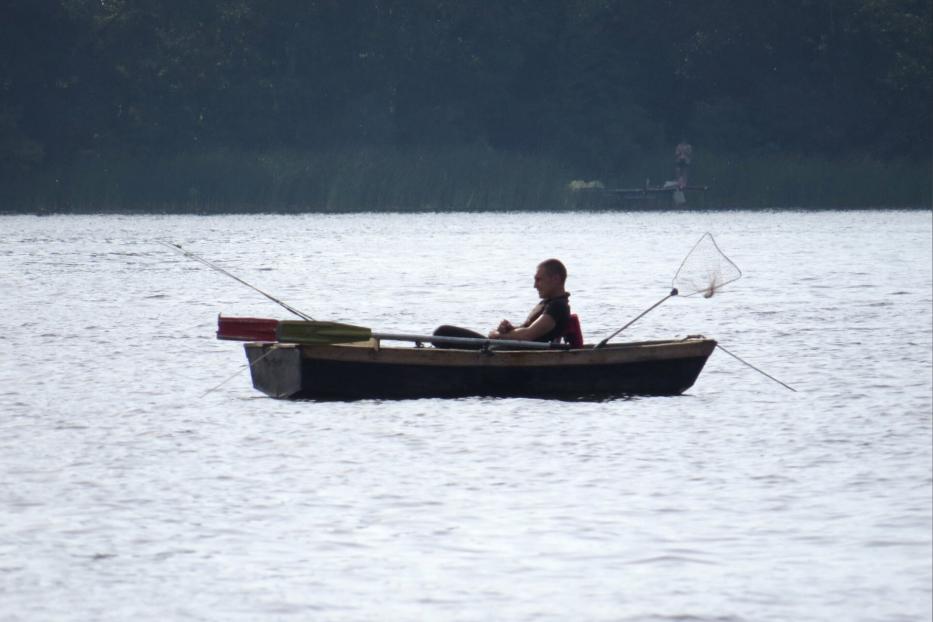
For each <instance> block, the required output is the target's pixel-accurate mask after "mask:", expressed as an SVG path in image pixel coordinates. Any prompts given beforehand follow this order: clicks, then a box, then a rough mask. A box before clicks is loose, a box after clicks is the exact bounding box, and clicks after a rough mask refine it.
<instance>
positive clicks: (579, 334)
mask: <svg viewBox="0 0 933 622" xmlns="http://www.w3.org/2000/svg"><path fill="white" fill-rule="evenodd" d="M563 340H564V343H567V344H570V347H571V348H582V347H583V330H582V329H581V328H580V318H579V317H577V314H576V313H571V314H570V321H569V322H567V330H566V331H564V335H563ZM558 341H560V340H558Z"/></svg>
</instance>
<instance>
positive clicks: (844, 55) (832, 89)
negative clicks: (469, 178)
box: [0, 0, 933, 183]
mask: <svg viewBox="0 0 933 622" xmlns="http://www.w3.org/2000/svg"><path fill="white" fill-rule="evenodd" d="M931 32H933V24H931V3H930V1H929V0H758V1H756V2H746V1H742V0H704V1H703V2H689V1H687V0H615V1H614V0H509V1H507V2H491V1H487V0H278V1H276V2H268V1H261V0H197V1H195V2H181V1H179V0H0V179H6V180H8V181H9V180H13V179H22V178H24V176H25V177H27V178H28V177H29V176H30V175H38V174H40V173H42V172H44V171H46V172H47V171H48V170H52V169H54V168H55V167H63V166H66V165H67V166H71V165H73V163H74V162H75V161H78V160H88V159H104V160H107V159H110V160H111V161H112V160H113V159H115V158H118V159H124V158H141V159H146V158H175V157H178V156H179V155H185V154H187V155H190V156H197V155H198V154H211V153H214V154H216V153H231V152H233V153H270V152H276V151H278V152H282V151H293V152H299V153H325V152H328V151H330V150H334V149H347V148H348V147H350V148H367V149H377V150H378V149H390V150H406V149H414V150H434V151H438V150H441V151H443V150H450V149H464V148H468V149H487V150H490V151H492V152H495V153H512V154H522V155H527V156H533V157H540V156H547V157H557V158H559V159H560V161H561V162H564V163H566V164H567V165H568V166H570V167H573V168H575V169H576V170H588V171H592V174H593V176H598V175H603V174H605V173H606V172H607V171H613V170H619V169H620V168H622V167H625V166H628V165H630V164H631V163H632V162H634V161H637V160H638V159H639V158H640V157H641V156H642V155H643V154H645V153H657V152H659V150H663V151H664V152H670V149H671V148H672V146H673V144H674V143H676V142H677V140H679V139H680V138H681V137H682V136H683V137H688V138H689V140H690V141H691V142H692V143H693V144H695V145H700V146H702V148H703V149H706V150H708V151H710V152H715V153H717V154H743V155H756V156H762V157H773V156H775V155H776V154H777V155H780V154H794V155H804V156H814V155H816V156H819V157H826V158H853V157H854V158H866V157H867V158H871V159H875V160H877V159H881V160H891V159H898V158H900V159H913V160H921V161H928V160H929V157H930V148H931V136H933V130H931V107H930V102H931V101H933V89H931V82H933V77H931V67H930V63H931ZM9 183H12V182H9Z"/></svg>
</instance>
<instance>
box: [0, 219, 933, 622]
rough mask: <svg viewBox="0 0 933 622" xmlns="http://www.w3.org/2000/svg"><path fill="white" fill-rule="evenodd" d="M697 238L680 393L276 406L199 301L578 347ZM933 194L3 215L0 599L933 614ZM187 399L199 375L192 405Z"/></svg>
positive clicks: (623, 315)
mask: <svg viewBox="0 0 933 622" xmlns="http://www.w3.org/2000/svg"><path fill="white" fill-rule="evenodd" d="M705 231H710V232H712V233H713V235H714V236H715V237H716V240H717V242H718V243H719V245H720V246H721V248H722V249H723V251H724V252H725V253H726V254H727V255H729V256H730V258H731V259H732V260H733V261H734V262H735V263H736V264H738V265H739V267H741V268H742V270H743V271H744V277H743V278H742V279H741V280H739V281H737V282H736V283H733V284H731V285H729V286H727V287H726V288H724V289H723V290H721V291H720V292H719V293H718V294H717V295H715V296H714V297H712V298H710V299H708V300H705V299H703V298H701V297H695V298H675V299H672V300H670V301H668V302H667V303H665V304H664V305H662V306H661V307H659V308H658V309H656V310H654V311H653V312H651V313H650V314H648V315H647V316H646V317H645V318H644V319H642V320H641V321H639V322H638V323H636V324H635V325H634V326H633V327H632V328H631V329H629V330H628V331H626V333H625V334H624V335H623V336H622V338H624V339H628V340H634V339H648V338H667V337H674V336H685V335H688V334H704V335H707V336H710V337H714V338H716V339H718V340H719V341H720V343H722V344H723V345H724V346H725V347H726V348H728V349H729V350H730V351H732V352H734V353H736V354H738V355H740V356H742V357H743V358H745V359H746V360H748V361H749V362H751V363H753V364H755V365H757V366H758V367H760V368H762V369H764V370H765V371H767V372H768V373H770V374H772V375H773V376H775V377H777V378H779V379H781V380H783V381H784V382H786V383H788V384H790V385H792V386H793V387H795V388H796V389H797V390H798V392H797V393H792V392H790V391H788V390H787V389H785V388H783V387H781V386H780V385H778V384H776V383H774V382H772V381H770V380H768V379H767V378H765V377H763V376H761V375H760V374H758V373H756V372H754V371H752V370H751V369H749V368H748V367H745V366H743V365H741V364H740V363H738V362H737V361H735V360H734V359H732V358H730V357H728V356H726V355H724V354H723V353H722V352H721V351H716V352H714V354H713V356H712V357H711V358H710V360H709V362H708V363H707V366H706V368H705V370H704V371H703V373H702V374H701V375H700V378H699V380H698V382H697V383H696V384H695V385H694V387H693V388H692V389H690V390H689V391H688V393H687V394H686V395H683V396H680V397H676V398H636V399H629V400H616V401H608V402H602V403H565V402H552V401H544V400H531V399H480V398H477V399H460V400H448V401H444V400H414V401H402V402H382V401H363V402H355V403H336V404H335V403H315V402H285V401H276V400H272V399H268V398H266V397H264V396H262V395H261V394H259V393H258V392H256V391H254V390H253V389H252V387H251V385H250V380H249V375H248V373H247V372H246V371H241V372H240V373H239V374H237V375H235V376H234V377H233V379H231V380H230V381H229V382H227V383H226V384H224V385H222V386H221V387H220V388H219V389H217V390H214V391H210V389H211V388H213V387H215V386H216V385H218V384H220V383H221V382H222V381H224V380H225V379H227V378H229V377H230V376H231V375H233V374H235V373H236V372H237V370H238V369H240V368H242V366H243V364H244V362H245V357H244V355H243V351H242V346H241V345H240V344H238V343H234V342H222V341H217V340H215V339H214V337H213V332H214V330H215V322H216V316H217V314H218V313H220V312H223V313H225V314H229V315H255V316H266V317H277V318H286V317H288V314H287V312H285V311H284V310H283V309H281V308H279V307H277V306H276V305H274V304H272V303H271V302H269V301H267V300H266V299H265V298H263V297H262V296H260V295H258V294H256V293H254V292H252V291H250V290H249V289H247V288H245V287H243V286H242V285H240V284H238V283H236V282H235V281H233V280H231V279H229V278H227V277H225V276H223V275H220V274H218V273H216V272H213V271H211V270H209V269H207V268H205V267H203V266H201V265H199V264H197V263H195V262H193V261H190V260H188V259H186V258H184V257H181V256H179V255H178V254H175V253H173V252H171V251H170V250H168V249H166V248H164V247H161V246H159V245H158V244H156V243H155V242H156V240H159V239H166V240H172V241H175V242H177V243H180V244H182V245H183V246H185V247H186V248H188V249H189V250H192V251H194V252H196V253H199V254H201V255H203V256H205V257H207V258H209V259H211V260H212V261H214V262H216V263H218V264H220V265H222V266H223V267H225V268H226V269H228V270H230V271H232V272H233V273H234V274H237V275H238V276H240V277H241V278H244V279H246V280H247V281H250V282H252V283H254V284H256V285H257V286H259V287H260V288H262V289H264V290H265V291H267V292H270V293H272V294H273V295H275V296H277V297H279V298H281V299H283V300H285V301H286V302H288V303H289V304H291V305H293V306H295V307H297V308H299V309H301V310H303V311H305V312H306V313H308V314H310V315H312V316H314V317H315V318H317V319H329V320H340V321H348V322H353V323H356V324H360V325H365V326H371V327H373V328H374V329H378V330H381V331H385V332H428V331H430V330H432V329H433V328H434V327H435V326H436V325H438V324H441V323H454V324H461V325H464V326H470V327H473V328H476V329H482V330H486V329H489V328H491V327H492V326H494V325H495V324H497V323H498V321H499V320H500V319H502V318H504V317H507V318H510V319H512V320H513V321H514V320H516V319H522V318H523V317H524V315H525V314H526V313H527V311H528V309H529V308H530V307H531V306H532V305H533V304H534V302H535V292H534V290H533V289H532V280H531V277H532V274H533V271H534V267H535V264H536V263H537V262H538V261H540V260H542V259H544V258H547V257H549V256H556V257H560V258H561V259H563V260H564V261H565V263H566V264H567V265H568V268H569V271H570V277H569V279H568V289H569V290H570V291H571V292H572V294H573V295H572V297H571V304H572V306H573V309H574V311H575V312H576V313H578V314H579V315H580V318H581V322H582V324H583V330H584V334H585V336H586V337H587V340H588V341H595V340H597V339H601V338H602V337H604V336H606V335H607V334H608V333H610V332H612V331H613V330H614V329H616V328H618V327H619V326H621V325H622V324H624V323H625V322H626V321H628V320H629V319H631V318H632V317H634V316H635V315H637V314H638V313H639V312H641V311H642V310H644V309H646V308H647V307H649V306H650V305H651V304H653V303H654V302H656V301H657V300H658V299H660V298H661V297H663V296H664V295H665V294H666V293H667V292H668V290H669V288H670V285H671V278H672V277H673V275H674V272H675V271H676V270H677V267H678V266H679V265H680V262H681V260H682V259H683V257H684V255H685V254H686V253H687V251H689V250H690V248H691V247H692V245H693V244H694V242H696V240H697V239H698V238H699V236H700V235H701V234H702V233H703V232H705ZM931 236H933V218H931V213H930V212H929V211H926V212H924V211H919V212H918V211H905V212H902V211H853V212H817V213H803V212H793V211H778V212H741V211H736V212H709V213H706V212H703V213H687V212H684V213H675V212H668V213H571V214H527V213H513V214H415V215H398V214H388V215H385V214H383V215H373V214H356V215H300V216H276V215H258V216H204V217H199V216H190V217H186V216H51V217H42V218H39V217H33V216H4V217H0V284H2V288H3V289H2V296H0V328H2V330H0V348H2V358H0V476H2V480H0V620H4V621H7V620H75V621H78V620H81V621H83V620H171V619H177V620H182V619H183V620H328V621H351V620H352V621H355V620H361V621H362V620H476V621H481V620H519V621H526V620H527V621H531V620H535V621H551V620H553V621H558V620H561V621H563V620H600V621H602V620H606V621H609V620H623V621H675V620H684V621H688V620H689V621H694V622H696V621H700V622H703V621H710V622H712V621H730V622H731V621H761V620H827V621H828V620H833V621H838V620H850V621H859V620H865V621H868V620H872V621H875V620H892V621H894V620H911V621H913V620H929V619H930V618H931V613H933V612H931V596H933V590H931V581H933V579H931V575H933V570H931V563H933V545H931V530H933V523H931V516H933V479H931V473H933V462H931V460H933V458H931V453H933V450H931V420H933V377H931V374H933V371H931V370H933V360H931V359H933V275H931V264H933V257H931V255H933V237H931ZM205 394H206V395H205Z"/></svg>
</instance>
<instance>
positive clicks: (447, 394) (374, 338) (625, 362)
mask: <svg viewBox="0 0 933 622" xmlns="http://www.w3.org/2000/svg"><path fill="white" fill-rule="evenodd" d="M217 336H218V338H220V339H234V340H241V341H248V343H246V344H245V349H246V356H247V359H248V360H249V364H250V371H251V374H252V380H253V386H254V387H255V388H256V389H258V390H259V391H261V392H263V393H265V394H266V395H268V396H270V397H274V398H280V399H328V400H353V399H410V398H427V397H440V398H451V397H465V396H496V397H537V398H558V399H606V398H613V397H624V396H631V395H679V394H681V393H683V392H684V391H686V390H687V389H688V388H690V387H691V386H693V383H694V382H696V379H697V377H698V376H699V374H700V371H701V370H702V369H703V366H704V364H705V363H706V360H707V358H709V355H710V354H711V353H712V351H713V348H715V347H716V342H715V341H714V340H712V339H706V338H704V337H700V336H695V337H688V338H686V339H681V340H666V341H641V342H633V343H620V344H608V345H606V346H604V347H597V346H594V345H584V346H583V347H582V348H574V349H572V348H569V347H566V346H551V345H550V344H539V343H534V342H517V341H507V340H488V339H464V338H454V337H434V336H419V335H407V334H406V335H395V334H380V333H372V332H371V331H370V330H369V329H368V328H362V327H354V326H349V325H346V324H336V323H333V322H303V321H294V322H285V321H282V322H279V321H276V320H263V319H255V318H223V317H222V318H220V322H219V328H218V332H217ZM384 341H409V342H413V343H414V344H415V345H414V346H405V347H385V346H384V345H383V342H384ZM467 342H469V343H467ZM432 343H433V344H445V345H447V346H453V347H446V348H435V347H430V346H426V345H425V344H432ZM467 347H469V348H471V349H466V348H467ZM461 348H462V349H461Z"/></svg>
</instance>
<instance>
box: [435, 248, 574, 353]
mask: <svg viewBox="0 0 933 622" xmlns="http://www.w3.org/2000/svg"><path fill="white" fill-rule="evenodd" d="M534 279H535V281H534V282H535V289H536V290H538V296H539V297H540V298H541V301H540V302H538V304H537V305H535V307H534V308H533V309H532V310H531V313H529V314H528V317H527V318H526V319H525V321H524V322H522V324H521V325H520V326H514V325H512V323H511V322H509V321H508V320H502V321H501V322H499V326H498V327H497V328H496V329H495V330H493V331H490V332H489V335H488V337H489V339H511V340H516V341H544V342H549V341H557V340H559V339H560V338H561V337H563V336H564V333H566V332H567V327H568V325H569V323H570V304H569V302H568V298H569V297H570V293H569V292H567V291H566V290H565V289H564V284H565V283H566V281H567V268H566V267H564V264H563V263H561V262H560V261H559V260H557V259H547V260H545V261H542V262H541V263H540V264H538V267H537V269H536V270H535V277H534ZM434 334H435V335H437V336H444V337H473V338H479V339H483V336H482V335H481V334H479V333H477V332H474V331H472V330H469V329H466V328H460V327H458V326H447V325H445V326H441V327H439V328H438V329H437V330H435V331H434ZM435 345H437V347H452V346H443V345H441V344H435Z"/></svg>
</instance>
